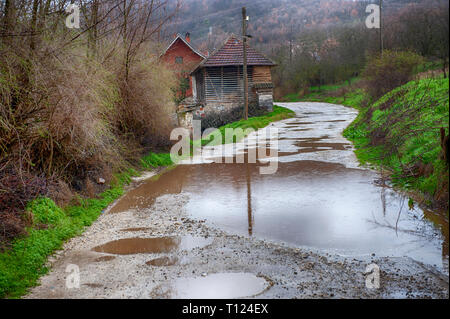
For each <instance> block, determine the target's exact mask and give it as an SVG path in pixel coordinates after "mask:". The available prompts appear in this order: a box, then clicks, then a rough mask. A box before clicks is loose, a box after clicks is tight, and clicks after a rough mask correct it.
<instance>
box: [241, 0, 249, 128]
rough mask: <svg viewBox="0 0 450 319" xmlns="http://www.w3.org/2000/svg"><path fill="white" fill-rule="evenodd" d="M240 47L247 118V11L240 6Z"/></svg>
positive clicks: (246, 118)
mask: <svg viewBox="0 0 450 319" xmlns="http://www.w3.org/2000/svg"><path fill="white" fill-rule="evenodd" d="M242 47H243V58H244V60H243V67H242V71H243V72H242V73H243V75H244V119H245V120H248V78H247V12H246V9H245V7H242Z"/></svg>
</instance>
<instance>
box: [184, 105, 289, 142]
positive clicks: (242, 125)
mask: <svg viewBox="0 0 450 319" xmlns="http://www.w3.org/2000/svg"><path fill="white" fill-rule="evenodd" d="M294 116H295V112H294V111H292V110H290V109H288V108H285V107H282V106H278V105H274V106H273V111H272V112H269V113H267V114H264V115H261V116H254V117H249V118H248V120H239V121H236V122H232V123H229V124H226V125H223V126H221V127H219V128H218V129H217V131H218V132H219V133H220V136H221V137H222V140H221V141H220V140H219V141H218V140H214V139H213V135H214V134H213V133H211V134H209V135H208V136H207V137H206V138H202V139H200V140H196V141H192V142H191V144H192V145H193V146H194V147H199V146H200V145H201V146H205V145H209V146H213V145H219V144H225V143H230V142H231V141H226V140H225V136H226V135H225V130H226V129H242V131H243V132H242V133H243V134H240V136H234V137H233V142H236V141H239V140H240V139H242V138H244V137H245V136H246V135H247V134H246V133H248V132H245V131H246V130H247V129H250V130H255V131H256V130H259V129H261V128H264V127H266V126H267V125H269V124H270V123H272V122H276V121H281V120H285V119H288V118H291V117H294ZM220 142H221V143H220Z"/></svg>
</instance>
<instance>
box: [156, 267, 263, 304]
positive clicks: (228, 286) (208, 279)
mask: <svg viewBox="0 0 450 319" xmlns="http://www.w3.org/2000/svg"><path fill="white" fill-rule="evenodd" d="M268 287H270V283H269V282H268V281H267V280H266V279H264V278H262V277H257V276H255V275H254V274H251V273H218V274H211V275H207V276H205V277H194V278H178V279H177V280H175V281H174V282H172V284H171V285H169V286H165V287H160V288H159V289H157V290H156V291H154V292H153V294H155V295H156V296H159V297H166V298H167V297H168V298H174V299H230V298H244V297H252V296H256V295H258V294H260V293H262V292H263V291H264V290H266V289H267V288H268Z"/></svg>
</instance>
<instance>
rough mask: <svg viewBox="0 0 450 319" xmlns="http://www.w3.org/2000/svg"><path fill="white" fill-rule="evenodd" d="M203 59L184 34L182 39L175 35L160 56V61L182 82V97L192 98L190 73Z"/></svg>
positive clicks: (202, 55)
mask: <svg viewBox="0 0 450 319" xmlns="http://www.w3.org/2000/svg"><path fill="white" fill-rule="evenodd" d="M205 58H206V56H205V55H204V54H203V53H202V52H200V51H199V50H197V49H195V48H194V47H193V46H192V44H191V37H190V35H189V33H186V35H185V36H184V37H183V36H182V35H181V34H177V35H176V36H175V38H174V39H173V40H172V42H171V43H170V44H169V45H168V46H167V48H166V49H165V50H164V52H163V53H162V54H161V56H160V59H161V61H162V62H163V63H165V64H166V65H168V66H169V68H171V69H172V70H174V71H175V73H176V74H177V75H178V77H179V78H180V79H181V81H184V84H185V86H184V88H183V89H184V90H185V91H184V92H183V93H184V96H183V97H191V96H192V94H193V91H192V87H193V82H192V77H191V75H190V73H191V72H192V70H193V69H194V68H195V67H196V66H197V65H198V64H199V63H200V62H202V61H203V60H204V59H205ZM182 83H183V82H182ZM180 93H181V92H180Z"/></svg>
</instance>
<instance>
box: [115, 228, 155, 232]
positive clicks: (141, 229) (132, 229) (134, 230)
mask: <svg viewBox="0 0 450 319" xmlns="http://www.w3.org/2000/svg"><path fill="white" fill-rule="evenodd" d="M150 229H151V228H150V227H130V228H123V229H121V230H120V231H123V232H139V231H146V230H150Z"/></svg>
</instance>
